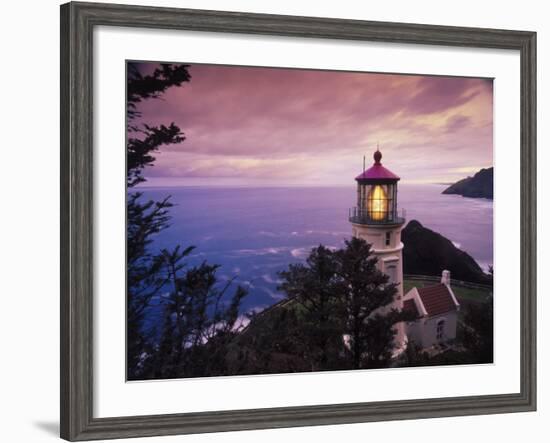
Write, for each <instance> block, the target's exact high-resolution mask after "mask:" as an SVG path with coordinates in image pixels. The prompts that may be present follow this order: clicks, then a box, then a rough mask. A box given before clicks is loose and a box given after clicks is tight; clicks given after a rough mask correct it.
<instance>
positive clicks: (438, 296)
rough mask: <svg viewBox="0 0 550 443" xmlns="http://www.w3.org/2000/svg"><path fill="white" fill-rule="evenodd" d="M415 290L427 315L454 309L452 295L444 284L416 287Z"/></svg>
mask: <svg viewBox="0 0 550 443" xmlns="http://www.w3.org/2000/svg"><path fill="white" fill-rule="evenodd" d="M417 290H418V295H419V296H420V300H422V304H423V305H424V308H426V312H427V313H428V316H430V317H431V316H434V315H439V314H443V313H445V312H449V311H455V310H456V305H455V302H454V300H453V297H452V295H451V293H450V292H449V290H448V289H447V286H445V285H444V284H441V283H440V284H438V285H434V286H427V287H424V288H417Z"/></svg>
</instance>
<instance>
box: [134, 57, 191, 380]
mask: <svg viewBox="0 0 550 443" xmlns="http://www.w3.org/2000/svg"><path fill="white" fill-rule="evenodd" d="M127 68H128V76H127V102H126V111H127V133H128V138H127V185H128V188H129V189H130V188H132V187H134V186H135V185H137V184H138V183H141V182H143V181H145V178H144V177H143V175H142V172H143V168H144V167H145V166H147V165H151V164H152V163H153V162H154V160H155V157H154V156H153V155H152V154H153V153H154V152H156V151H158V149H159V147H160V146H162V145H167V144H173V143H179V142H182V141H183V140H184V136H183V134H182V133H181V131H180V129H179V128H178V127H177V126H176V125H175V124H174V123H171V124H170V125H169V126H164V125H161V126H159V127H153V126H149V125H147V124H145V123H143V122H139V121H136V119H138V118H139V117H140V116H141V113H140V112H139V111H138V110H137V104H138V103H140V102H142V101H143V100H146V99H150V98H158V97H160V95H161V94H162V93H163V92H165V91H166V90H167V89H168V88H169V87H172V86H180V85H181V84H182V83H183V82H187V81H189V79H190V75H189V73H188V72H187V66H186V65H172V64H162V65H160V68H156V69H154V70H153V72H152V73H150V74H146V75H144V74H142V72H141V70H140V66H139V65H138V64H135V63H128V66H127ZM171 206H172V205H171V203H170V202H169V198H165V199H163V200H161V201H153V200H145V201H143V199H142V193H140V192H132V193H130V192H129V193H128V197H127V240H126V245H127V316H128V317H127V367H128V377H129V378H134V377H136V376H138V375H139V374H140V373H142V372H143V371H144V370H145V368H146V367H148V364H146V362H145V359H146V358H147V355H148V353H147V352H146V351H148V350H150V348H151V346H152V343H151V342H150V337H149V335H150V334H148V333H146V331H144V330H143V329H144V316H145V315H146V310H147V308H148V307H149V304H150V301H151V300H152V298H153V297H155V296H156V295H158V294H159V291H160V290H161V288H162V287H163V286H164V285H165V284H166V283H167V281H166V278H163V277H161V276H160V275H159V270H160V267H161V266H162V259H161V258H160V257H158V256H157V255H155V254H152V253H151V252H150V251H149V250H148V247H149V245H150V244H151V242H152V237H153V235H154V234H157V233H159V232H160V231H161V230H163V229H165V228H166V227H167V226H168V221H169V215H168V209H169V208H170V207H171Z"/></svg>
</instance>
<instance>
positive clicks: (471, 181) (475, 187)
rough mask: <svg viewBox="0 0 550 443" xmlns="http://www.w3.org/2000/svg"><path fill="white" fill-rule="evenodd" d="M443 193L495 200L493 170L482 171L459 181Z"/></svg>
mask: <svg viewBox="0 0 550 443" xmlns="http://www.w3.org/2000/svg"><path fill="white" fill-rule="evenodd" d="M442 193H443V194H459V195H462V196H463V197H471V198H489V199H493V168H487V169H481V170H480V171H479V172H477V173H476V174H475V175H474V176H473V177H467V178H464V179H462V180H459V181H457V182H456V183H454V184H452V185H451V186H449V187H448V188H447V189H445V190H444V191H443V192H442Z"/></svg>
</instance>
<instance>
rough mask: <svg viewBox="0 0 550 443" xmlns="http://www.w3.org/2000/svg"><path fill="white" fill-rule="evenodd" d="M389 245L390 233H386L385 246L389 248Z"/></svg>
mask: <svg viewBox="0 0 550 443" xmlns="http://www.w3.org/2000/svg"><path fill="white" fill-rule="evenodd" d="M390 243H391V232H386V246H389V245H390Z"/></svg>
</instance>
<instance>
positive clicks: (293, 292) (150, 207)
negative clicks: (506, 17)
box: [61, 3, 536, 441]
mask: <svg viewBox="0 0 550 443" xmlns="http://www.w3.org/2000/svg"><path fill="white" fill-rule="evenodd" d="M535 39H536V35H535V33H531V32H524V31H508V30H494V29H474V28H456V27H445V26H427V25H416V24H415V25H413V24H401V23H381V22H365V21H354V20H336V19H328V18H312V17H290V16H274V15H262V14H247V13H246V14H245V13H234V12H217V11H200V10H186V9H170V8H154V7H136V6H121V5H111V4H97V3H95V4H88V3H68V4H66V5H63V6H62V7H61V105H62V111H61V136H62V145H61V185H62V186H61V222H62V223H61V265H62V266H61V288H62V289H61V320H62V324H61V356H62V357H61V358H62V360H61V436H62V437H63V438H65V439H67V440H71V441H73V440H89V439H100V438H121V437H138V436H152V435H168V434H184V433H200V432H216V431H227V430H245V429H260V428H276V427H289V426H306V425H322V424H338V423H354V422H368V421H379V420H395V419H413V418H427V417H442V416H452V415H468V414H489V413H504V412H515V411H531V410H534V409H535V407H536V373H535V369H536V365H535V343H536V342H535V339H536V337H535V335H536V334H535V332H536V325H535V320H536V315H535V301H536V294H535V276H536V260H535V257H536V254H535V231H536V229H535V228H536V205H535V201H536V189H535V183H536V179H535V178H536V177H535V165H536V151H535V148H536V143H535V133H536V131H535V125H536V119H535V115H536V112H535V104H536V103H535V97H536V87H535V78H536V75H535V74H536V72H535V70H536V57H535V54H536V48H535ZM450 381H452V382H450Z"/></svg>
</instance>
